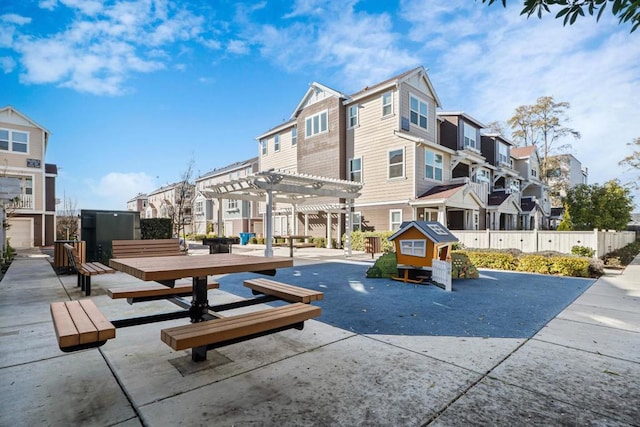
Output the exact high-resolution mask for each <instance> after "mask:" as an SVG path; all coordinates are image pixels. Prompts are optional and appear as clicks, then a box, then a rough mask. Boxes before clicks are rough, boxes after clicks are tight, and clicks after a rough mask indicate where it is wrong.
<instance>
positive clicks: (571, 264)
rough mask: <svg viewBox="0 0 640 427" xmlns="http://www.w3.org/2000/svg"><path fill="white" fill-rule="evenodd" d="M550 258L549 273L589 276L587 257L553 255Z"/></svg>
mask: <svg viewBox="0 0 640 427" xmlns="http://www.w3.org/2000/svg"><path fill="white" fill-rule="evenodd" d="M549 260H550V263H551V265H550V273H551V274H559V275H560V276H573V277H589V258H586V257H569V256H564V257H553V258H549Z"/></svg>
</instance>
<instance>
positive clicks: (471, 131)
mask: <svg viewBox="0 0 640 427" xmlns="http://www.w3.org/2000/svg"><path fill="white" fill-rule="evenodd" d="M463 128H464V148H473V149H474V150H479V149H480V147H479V145H478V143H477V137H476V133H477V131H476V128H474V127H473V126H471V125H470V124H469V123H465V124H464V127H463Z"/></svg>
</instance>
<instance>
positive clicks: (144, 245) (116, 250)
mask: <svg viewBox="0 0 640 427" xmlns="http://www.w3.org/2000/svg"><path fill="white" fill-rule="evenodd" d="M111 251H112V254H113V257H114V258H135V257H152V256H171V255H183V253H182V252H181V251H180V241H179V240H178V239H156V240H113V241H112V242H111Z"/></svg>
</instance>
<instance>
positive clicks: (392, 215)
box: [389, 209, 402, 231]
mask: <svg viewBox="0 0 640 427" xmlns="http://www.w3.org/2000/svg"><path fill="white" fill-rule="evenodd" d="M400 224H402V210H400V209H392V210H390V211H389V230H391V231H396V230H398V229H400Z"/></svg>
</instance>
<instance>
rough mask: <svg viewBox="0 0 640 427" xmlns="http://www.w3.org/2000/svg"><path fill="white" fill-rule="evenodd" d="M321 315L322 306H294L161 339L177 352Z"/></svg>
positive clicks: (174, 331)
mask: <svg viewBox="0 0 640 427" xmlns="http://www.w3.org/2000/svg"><path fill="white" fill-rule="evenodd" d="M321 313H322V310H321V309H320V307H315V306H311V305H308V304H302V303H294V304H289V305H286V306H282V307H275V308H269V309H266V310H261V311H256V312H252V313H246V314H239V315H235V316H229V317H225V318H222V319H214V320H209V321H206V322H200V323H192V324H189V325H185V326H177V327H174V328H168V329H163V330H162V332H161V336H160V338H161V339H162V341H163V342H164V343H166V344H168V345H169V346H170V347H171V348H173V349H174V350H184V349H187V348H193V347H200V346H206V345H208V344H214V343H218V342H223V341H228V340H232V339H236V338H240V337H243V336H247V335H252V334H258V333H261V332H266V331H269V330H271V329H277V328H282V327H285V326H288V325H293V324H296V323H300V322H304V321H305V320H309V319H311V318H312V317H317V316H319V315H320V314H321Z"/></svg>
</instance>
